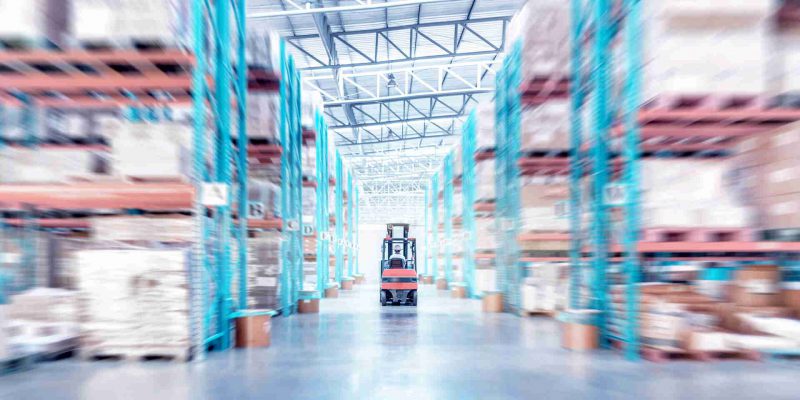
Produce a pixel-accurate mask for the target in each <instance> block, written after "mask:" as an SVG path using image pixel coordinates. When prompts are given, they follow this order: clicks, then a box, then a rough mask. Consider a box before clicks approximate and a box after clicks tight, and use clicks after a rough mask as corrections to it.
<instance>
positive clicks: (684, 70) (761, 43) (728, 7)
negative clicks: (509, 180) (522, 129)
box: [509, 0, 792, 137]
mask: <svg viewBox="0 0 800 400" xmlns="http://www.w3.org/2000/svg"><path fill="white" fill-rule="evenodd" d="M774 3H775V2H772V1H770V0H756V1H747V2H735V4H728V3H726V4H725V5H724V6H722V5H720V4H718V2H711V1H707V2H697V1H692V0H664V1H657V2H648V3H646V4H644V10H643V23H642V24H641V26H642V28H643V32H642V41H643V46H642V47H643V49H644V59H643V65H644V66H645V68H644V71H643V78H644V79H643V82H644V86H643V100H644V101H648V100H651V99H654V98H662V97H666V98H667V99H665V100H667V101H668V100H669V99H668V97H670V96H674V95H692V94H703V95H704V94H730V95H737V96H741V95H760V94H763V93H766V92H767V90H766V89H767V87H766V84H767V80H768V76H767V73H766V72H767V71H766V67H767V65H768V64H767V63H766V62H764V59H765V57H766V56H767V46H768V44H769V40H770V38H769V36H768V33H769V28H770V24H769V17H770V16H771V15H773V13H774V11H775V10H774ZM565 21H571V14H570V3H569V2H565V1H559V0H550V1H539V0H535V1H528V2H527V4H525V6H523V8H522V10H521V11H520V12H519V13H518V14H517V15H516V16H515V17H514V19H513V20H512V22H511V24H510V27H509V35H510V39H511V42H515V41H517V40H520V41H521V42H522V53H521V55H522V62H521V65H522V79H523V82H532V81H537V80H538V81H548V80H552V79H553V78H556V79H561V78H565V77H568V76H569V73H570V70H569V65H570V63H569V60H570V46H571V44H570V35H571V26H570V25H571V24H570V23H569V22H565ZM617 50H618V51H624V48H623V47H622V46H620V48H619V49H617ZM742 51H745V52H746V53H747V54H750V55H752V56H749V57H741V52H742ZM791 57H792V55H788V56H784V58H787V59H791ZM708 60H714V62H708ZM787 63H791V61H788V62H787ZM790 65H792V64H787V66H790ZM618 67H622V65H618ZM616 75H617V78H616V80H618V81H622V79H621V78H622V77H623V76H624V75H625V71H624V70H623V69H622V68H619V69H618V70H617V71H616ZM565 116H566V115H565ZM523 126H525V125H524V124H523ZM523 137H524V135H523Z"/></svg>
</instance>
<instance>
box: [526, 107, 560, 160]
mask: <svg viewBox="0 0 800 400" xmlns="http://www.w3.org/2000/svg"><path fill="white" fill-rule="evenodd" d="M569 115H570V108H569V103H568V102H567V101H563V100H558V101H550V102H547V103H545V104H542V105H538V106H536V107H529V108H525V109H523V111H522V120H521V122H520V128H521V134H520V140H521V147H522V150H523V151H554V150H555V151H565V150H567V149H569V147H570V129H569V128H570V125H569V122H570V118H569Z"/></svg>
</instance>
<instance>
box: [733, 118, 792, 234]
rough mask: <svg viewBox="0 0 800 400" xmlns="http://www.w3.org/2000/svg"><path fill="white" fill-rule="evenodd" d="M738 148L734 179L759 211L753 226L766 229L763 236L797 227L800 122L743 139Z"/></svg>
mask: <svg viewBox="0 0 800 400" xmlns="http://www.w3.org/2000/svg"><path fill="white" fill-rule="evenodd" d="M738 150H739V152H738V153H737V155H736V157H735V158H734V160H733V161H734V162H735V163H736V166H737V170H736V178H737V182H739V183H740V189H741V195H742V197H743V198H744V200H745V201H746V202H747V203H749V204H751V205H753V206H754V207H755V208H756V210H757V212H758V214H757V216H756V221H757V222H756V228H758V229H761V230H764V231H766V233H767V236H766V237H765V238H766V239H772V238H780V232H781V231H780V230H783V229H796V228H800V167H798V162H797V152H798V151H799V150H800V124H793V125H788V126H785V127H783V128H780V129H777V130H774V131H770V132H767V133H765V134H759V135H757V136H753V137H750V138H747V139H744V140H742V141H741V142H740V145H739V148H738ZM770 231H774V232H771V233H772V234H770ZM794 240H797V239H796V238H795V239H794Z"/></svg>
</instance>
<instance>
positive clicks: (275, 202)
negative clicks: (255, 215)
mask: <svg viewBox="0 0 800 400" xmlns="http://www.w3.org/2000/svg"><path fill="white" fill-rule="evenodd" d="M247 201H248V203H249V204H250V207H251V208H252V207H258V208H260V211H261V212H262V213H263V214H264V219H271V218H280V216H281V210H280V205H281V186H280V185H279V184H277V183H274V182H272V181H270V180H267V179H257V178H250V179H248V180H247Z"/></svg>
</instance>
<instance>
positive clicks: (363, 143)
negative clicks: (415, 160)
mask: <svg viewBox="0 0 800 400" xmlns="http://www.w3.org/2000/svg"><path fill="white" fill-rule="evenodd" d="M442 132H446V133H443V134H438V135H426V136H425V137H422V138H421V137H418V136H415V137H407V138H401V139H389V140H382V141H380V142H361V143H342V144H338V143H337V144H336V147H339V148H343V147H351V146H368V145H375V144H384V143H397V142H405V141H409V140H424V139H436V138H449V137H455V136H456V135H455V134H453V133H451V132H449V131H447V130H445V129H442ZM409 150H411V149H409Z"/></svg>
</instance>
